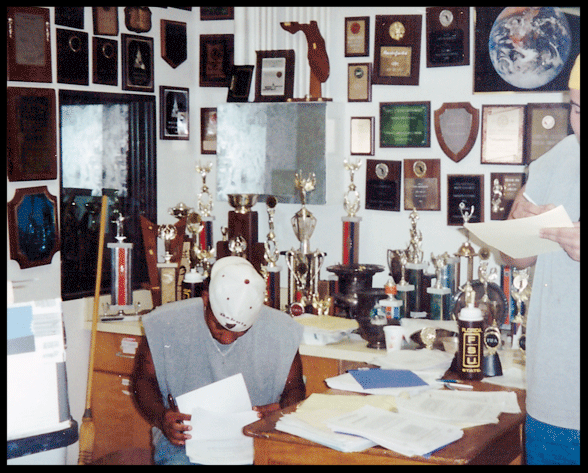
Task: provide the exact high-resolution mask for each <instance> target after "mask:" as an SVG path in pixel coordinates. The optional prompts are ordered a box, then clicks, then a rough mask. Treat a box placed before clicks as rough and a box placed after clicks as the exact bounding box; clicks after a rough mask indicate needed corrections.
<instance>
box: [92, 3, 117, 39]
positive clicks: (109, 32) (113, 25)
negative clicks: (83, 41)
mask: <svg viewBox="0 0 588 473" xmlns="http://www.w3.org/2000/svg"><path fill="white" fill-rule="evenodd" d="M92 20H93V24H94V34H95V35H99V36H118V7H92Z"/></svg>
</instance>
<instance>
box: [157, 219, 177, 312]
mask: <svg viewBox="0 0 588 473" xmlns="http://www.w3.org/2000/svg"><path fill="white" fill-rule="evenodd" d="M177 234H178V232H177V229H176V227H175V225H172V224H165V225H158V226H157V236H158V237H159V238H161V239H162V240H163V244H164V248H165V255H164V260H165V261H164V262H163V263H157V267H158V268H159V278H160V285H161V303H162V304H165V303H167V302H173V301H175V300H176V269H177V266H178V265H177V263H172V262H171V259H172V256H173V255H172V252H171V245H172V240H173V239H174V238H175V237H176V236H177Z"/></svg>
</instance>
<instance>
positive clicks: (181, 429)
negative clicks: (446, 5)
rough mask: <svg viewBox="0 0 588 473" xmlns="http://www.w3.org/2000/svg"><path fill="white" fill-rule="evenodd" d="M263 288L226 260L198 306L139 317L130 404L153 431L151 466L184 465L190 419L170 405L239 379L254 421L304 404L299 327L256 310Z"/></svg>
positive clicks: (176, 305) (280, 315) (237, 262)
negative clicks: (140, 332) (140, 333)
mask: <svg viewBox="0 0 588 473" xmlns="http://www.w3.org/2000/svg"><path fill="white" fill-rule="evenodd" d="M265 290H266V287H265V281H264V279H263V278H262V277H261V276H260V275H259V273H258V272H257V271H256V270H255V268H254V267H253V265H252V264H251V263H250V262H249V261H247V260H246V259H244V258H240V257H237V256H227V257H225V258H221V259H219V260H218V261H217V262H216V263H215V264H214V265H213V267H212V271H211V276H210V284H209V288H208V290H205V291H203V294H202V297H201V298H192V299H184V300H181V301H177V302H172V303H169V304H165V305H163V306H161V307H158V308H157V309H155V310H154V311H152V312H151V313H150V314H148V315H146V316H144V318H143V327H144V330H145V335H146V343H143V344H141V346H140V347H139V349H138V351H137V356H136V359H135V368H134V371H133V376H132V382H133V392H134V396H135V400H136V402H137V405H138V407H139V409H140V411H141V412H142V413H143V415H144V416H145V417H146V418H147V419H148V420H149V421H150V422H151V423H152V424H153V425H154V428H153V444H154V447H155V451H154V461H155V463H158V464H169V463H172V464H189V463H190V460H189V458H188V457H187V455H186V449H185V441H186V439H190V438H191V437H190V432H189V431H190V430H191V427H190V426H188V425H184V424H183V421H185V420H190V419H191V416H190V415H188V414H185V413H181V412H176V410H174V409H173V407H172V406H171V405H170V402H169V400H168V399H169V395H171V396H173V398H176V397H177V396H180V395H181V394H184V393H187V392H190V391H193V390H195V389H198V388H201V387H203V386H206V385H208V384H211V383H214V382H216V381H220V380H222V379H225V378H228V377H229V376H233V375H235V374H238V373H242V374H243V377H244V379H245V384H246V386H247V390H248V392H249V396H250V398H251V403H252V404H253V405H254V406H255V407H254V408H253V409H254V410H256V411H258V416H259V417H263V416H265V415H268V414H269V413H271V412H273V411H275V410H278V409H280V408H283V407H286V406H288V405H291V404H294V403H296V402H299V401H301V400H303V399H304V398H305V394H306V392H305V386H304V381H303V379H302V363H301V360H300V354H299V353H298V346H299V345H300V341H301V339H302V332H303V327H302V326H301V325H299V324H297V323H296V322H295V321H293V320H292V319H291V318H290V317H289V316H288V315H287V314H286V313H284V312H281V311H279V310H276V309H273V308H271V307H269V306H266V305H264V304H263V301H264V298H265Z"/></svg>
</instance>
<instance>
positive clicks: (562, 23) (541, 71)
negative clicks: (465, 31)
mask: <svg viewBox="0 0 588 473" xmlns="http://www.w3.org/2000/svg"><path fill="white" fill-rule="evenodd" d="M579 53H580V9H579V8H577V7H569V8H566V7H562V8H559V7H479V8H476V28H475V53H474V58H475V59H474V64H475V65H474V92H513V91H515V92H540V91H549V92H554V91H565V90H567V89H568V79H569V76H570V71H571V69H572V66H573V65H574V61H575V60H576V57H577V56H578V54H579Z"/></svg>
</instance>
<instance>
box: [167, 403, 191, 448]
mask: <svg viewBox="0 0 588 473" xmlns="http://www.w3.org/2000/svg"><path fill="white" fill-rule="evenodd" d="M191 418H192V416H191V415H189V414H182V413H181V412H176V411H173V410H171V409H167V410H166V411H165V414H164V415H163V419H162V427H163V434H164V435H165V436H166V437H167V439H168V440H169V441H170V442H171V443H172V444H174V445H178V446H179V445H185V444H186V440H188V439H191V438H192V436H191V435H190V434H186V433H184V432H187V431H189V430H192V426H190V425H186V424H184V421H185V420H190V419H191Z"/></svg>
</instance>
